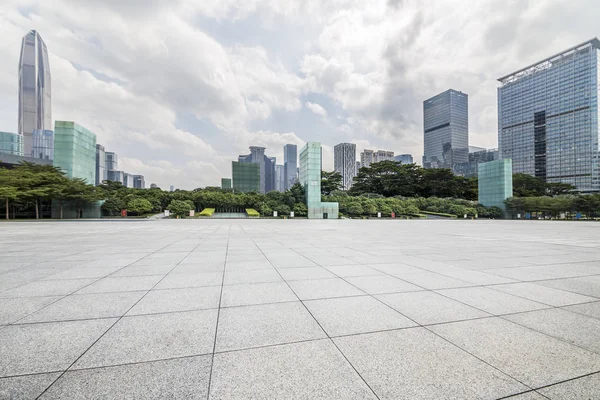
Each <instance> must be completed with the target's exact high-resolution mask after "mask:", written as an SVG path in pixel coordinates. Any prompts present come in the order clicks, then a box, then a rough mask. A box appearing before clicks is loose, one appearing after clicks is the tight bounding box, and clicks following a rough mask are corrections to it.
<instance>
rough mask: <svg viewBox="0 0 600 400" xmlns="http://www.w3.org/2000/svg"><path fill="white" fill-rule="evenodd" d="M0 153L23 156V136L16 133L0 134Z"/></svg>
mask: <svg viewBox="0 0 600 400" xmlns="http://www.w3.org/2000/svg"><path fill="white" fill-rule="evenodd" d="M0 153H3V154H10V155H14V156H23V136H22V135H19V134H17V133H10V132H0ZM1 158H2V157H0V159H1Z"/></svg>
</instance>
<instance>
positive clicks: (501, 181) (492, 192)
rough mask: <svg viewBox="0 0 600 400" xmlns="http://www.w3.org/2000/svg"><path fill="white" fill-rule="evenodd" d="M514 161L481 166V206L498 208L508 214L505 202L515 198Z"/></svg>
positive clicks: (479, 178)
mask: <svg viewBox="0 0 600 400" xmlns="http://www.w3.org/2000/svg"><path fill="white" fill-rule="evenodd" d="M512 174H513V169H512V160H510V159H506V158H505V159H503V160H496V161H490V162H486V163H481V164H479V168H478V174H477V177H478V189H479V199H478V200H479V204H482V205H484V206H486V207H492V206H496V207H499V208H501V209H502V211H504V212H506V206H505V204H504V200H506V199H508V198H510V197H513V179H512Z"/></svg>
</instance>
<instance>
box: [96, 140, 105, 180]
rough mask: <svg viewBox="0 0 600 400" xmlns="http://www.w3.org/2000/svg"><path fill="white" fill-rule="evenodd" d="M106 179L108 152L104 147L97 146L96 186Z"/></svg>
mask: <svg viewBox="0 0 600 400" xmlns="http://www.w3.org/2000/svg"><path fill="white" fill-rule="evenodd" d="M106 179H107V175H106V152H105V151H104V146H102V145H101V144H96V186H98V185H100V184H101V183H102V182H103V181H105V180H106Z"/></svg>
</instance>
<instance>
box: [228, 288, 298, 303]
mask: <svg viewBox="0 0 600 400" xmlns="http://www.w3.org/2000/svg"><path fill="white" fill-rule="evenodd" d="M295 300H298V298H297V297H296V295H295V294H294V292H293V291H292V290H291V289H290V288H289V286H288V285H287V284H286V283H285V282H269V283H249V284H242V285H227V286H224V287H223V296H222V299H221V307H234V306H246V305H255V304H266V303H281V302H286V301H295Z"/></svg>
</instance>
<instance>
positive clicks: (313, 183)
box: [300, 142, 339, 219]
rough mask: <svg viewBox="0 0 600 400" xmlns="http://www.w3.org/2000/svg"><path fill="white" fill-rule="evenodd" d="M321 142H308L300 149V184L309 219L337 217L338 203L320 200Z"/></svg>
mask: <svg viewBox="0 0 600 400" xmlns="http://www.w3.org/2000/svg"><path fill="white" fill-rule="evenodd" d="M321 160H322V151H321V143H318V142H308V143H307V144H306V145H304V147H303V148H302V150H301V151H300V184H301V185H302V186H303V187H304V192H305V196H306V207H307V208H308V218H309V219H327V218H331V219H337V218H338V215H339V204H338V203H324V202H322V201H321V169H322V168H321V165H322V164H321Z"/></svg>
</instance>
